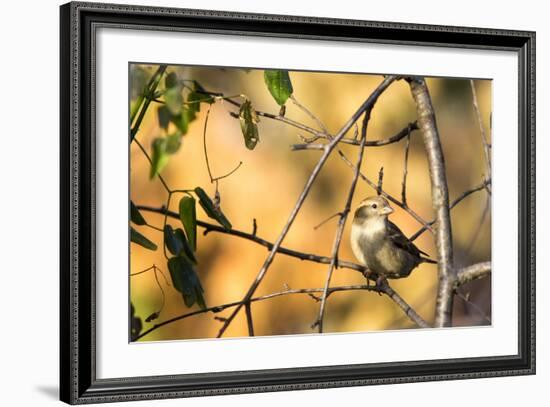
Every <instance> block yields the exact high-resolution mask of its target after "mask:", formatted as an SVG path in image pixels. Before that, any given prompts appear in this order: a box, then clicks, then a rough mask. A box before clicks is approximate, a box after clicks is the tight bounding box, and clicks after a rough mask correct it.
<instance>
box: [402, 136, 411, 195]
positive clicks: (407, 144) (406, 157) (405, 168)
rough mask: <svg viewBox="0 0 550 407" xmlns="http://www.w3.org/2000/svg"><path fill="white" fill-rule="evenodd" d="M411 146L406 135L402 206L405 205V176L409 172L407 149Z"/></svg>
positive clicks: (409, 138) (409, 139)
mask: <svg viewBox="0 0 550 407" xmlns="http://www.w3.org/2000/svg"><path fill="white" fill-rule="evenodd" d="M410 144H411V135H410V134H408V135H407V142H406V143H405V163H404V165H403V182H402V183H401V202H403V205H407V174H408V172H409V147H410Z"/></svg>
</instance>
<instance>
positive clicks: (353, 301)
mask: <svg viewBox="0 0 550 407" xmlns="http://www.w3.org/2000/svg"><path fill="white" fill-rule="evenodd" d="M157 67H158V66H151V65H132V66H131V68H130V85H131V89H136V88H139V83H141V82H143V81H144V80H145V81H146V80H147V79H148V76H150V75H152V74H153V72H154V71H155V70H156V69H157ZM167 72H176V73H177V74H178V77H179V78H185V79H192V80H196V81H198V82H199V83H200V84H201V85H202V86H203V87H204V88H205V89H207V90H209V91H215V92H221V93H223V94H225V95H235V94H245V95H247V96H248V97H249V99H250V100H251V101H252V103H253V106H254V108H255V109H257V110H259V111H264V112H270V113H273V114H277V113H278V111H279V106H278V105H277V104H276V103H275V101H274V99H273V97H272V96H271V95H270V93H269V92H268V90H267V88H266V86H265V83H264V78H263V71H262V70H244V69H236V68H215V67H188V66H169V67H168V70H167ZM290 78H291V80H292V84H293V88H294V93H293V94H294V96H295V97H296V99H297V100H298V101H299V102H300V103H301V104H303V105H304V106H306V107H307V108H308V109H309V110H311V111H312V112H314V113H315V114H316V115H317V116H318V117H319V118H320V119H321V120H322V121H323V122H324V124H325V125H326V127H327V128H328V129H329V130H330V131H331V132H333V133H334V132H336V131H338V129H339V128H340V127H341V126H342V125H343V123H344V122H345V121H346V120H348V119H349V117H350V116H351V115H352V114H353V113H354V112H355V110H356V109H357V107H358V106H359V105H360V104H361V103H362V102H363V101H364V100H365V98H366V97H367V96H368V95H369V94H370V93H371V92H372V91H373V90H374V89H375V87H376V86H377V85H378V84H379V83H380V82H381V80H382V76H381V75H368V74H341V73H318V72H296V71H291V72H290ZM427 83H428V87H429V90H430V93H431V97H432V101H433V105H434V108H435V112H436V119H437V124H438V127H439V131H440V135H441V138H442V145H443V150H444V154H445V164H446V169H447V177H448V184H449V190H450V197H451V201H452V200H453V199H454V198H456V197H458V196H459V195H461V194H462V192H464V191H465V190H467V189H470V188H472V187H473V186H476V185H479V184H480V183H481V181H482V180H483V177H484V176H485V174H486V172H487V171H486V167H485V165H486V164H485V158H484V152H483V145H482V138H481V134H480V129H479V122H478V120H477V116H476V114H475V110H474V107H473V103H472V89H471V86H470V80H468V79H451V78H427ZM474 84H475V88H476V92H477V97H478V102H479V108H480V112H481V117H482V124H483V126H484V130H485V132H486V134H487V136H488V137H489V138H491V129H490V115H491V81H490V80H475V81H474ZM130 96H131V97H130V99H131V100H130V102H132V100H133V99H134V98H135V97H136V96H137V94H136V92H135V91H134V92H131V95H130ZM286 105H287V109H286V116H287V117H289V118H292V119H294V120H296V121H299V122H302V123H305V124H308V125H309V126H312V127H315V126H316V123H315V122H314V121H313V120H312V119H311V118H310V117H308V116H307V115H306V114H304V113H303V112H302V111H301V110H300V109H298V108H297V107H296V106H295V105H294V104H293V103H292V102H291V101H288V102H287V104H286ZM159 106H160V105H159V104H156V103H152V104H151V106H150V108H149V109H148V112H147V114H146V116H145V118H144V120H143V122H142V125H141V128H140V131H139V133H138V135H137V138H138V139H139V140H140V142H141V143H142V145H144V146H145V148H146V149H148V150H149V151H150V146H151V142H152V140H153V139H154V138H155V137H158V136H160V135H162V134H163V130H162V129H160V127H159V124H158V120H157V112H156V110H157V109H158V107H159ZM203 106H204V105H203ZM206 110H207V109H205V108H202V109H201V112H200V113H199V114H198V117H197V119H196V120H195V121H194V122H192V123H191V125H190V127H189V131H188V133H187V134H186V135H185V136H184V140H183V144H182V147H181V148H180V149H179V151H178V152H177V153H176V154H175V155H174V156H172V157H171V160H170V162H169V164H168V165H167V167H166V168H165V169H164V170H163V172H162V176H163V177H164V178H165V179H166V181H167V183H168V184H169V185H170V186H171V187H172V188H178V189H187V188H194V187H195V186H201V187H203V188H204V189H205V190H206V191H207V192H208V193H209V194H210V195H211V196H213V194H214V190H215V188H214V185H213V184H211V182H210V179H209V176H208V172H207V168H206V163H205V159H204V152H203V142H202V137H203V134H202V132H203V128H204V120H205V115H206ZM236 111H237V110H236V108H235V107H234V106H232V105H230V104H228V103H226V102H217V103H215V104H214V105H212V110H211V113H210V117H209V122H208V136H207V137H208V154H209V158H210V165H211V168H212V170H213V173H214V176H217V175H222V174H224V173H226V172H228V171H230V170H231V169H233V168H234V167H235V166H236V165H237V164H238V163H239V162H240V161H242V162H243V164H242V166H241V167H240V168H239V170H238V171H237V172H235V173H234V174H233V175H231V176H230V177H228V178H226V179H223V180H221V181H220V186H219V190H220V193H221V198H222V200H221V207H222V209H223V212H224V213H225V214H226V215H227V217H228V218H229V220H230V221H231V222H232V224H233V228H235V229H239V230H243V231H247V232H251V231H252V220H253V219H254V218H255V219H257V224H258V231H257V233H258V236H260V237H262V238H264V239H267V240H269V241H274V240H276V238H277V237H278V235H279V233H280V231H281V229H282V227H283V225H284V224H285V222H286V220H287V218H288V215H289V213H290V211H291V209H292V208H293V206H294V204H295V203H296V200H297V197H298V195H299V194H300V192H301V191H302V189H303V186H304V184H305V182H306V180H307V177H308V176H309V174H310V173H311V171H312V169H313V167H314V166H315V164H316V162H317V160H318V158H319V155H320V153H319V152H318V151H294V152H293V151H291V149H290V146H291V145H292V144H296V143H301V142H302V140H301V138H300V136H306V137H308V136H310V135H309V134H306V133H303V132H300V131H299V130H298V129H296V128H294V127H291V126H288V125H286V124H284V123H281V122H278V121H274V120H270V119H269V118H263V117H262V118H260V120H261V121H260V123H259V125H258V126H259V132H260V142H259V143H258V145H257V146H256V148H255V149H254V150H248V149H247V148H246V147H245V145H244V141H243V136H242V133H241V129H240V125H239V120H238V119H235V118H234V117H232V116H231V115H230V114H229V112H236ZM415 119H416V111H415V106H414V104H413V101H412V97H411V95H410V90H409V87H408V84H407V83H406V82H404V81H398V82H396V83H394V84H393V85H391V87H390V88H389V89H388V90H387V91H386V92H384V94H383V95H382V96H381V97H380V99H379V101H378V103H377V104H376V106H375V108H374V110H373V113H372V118H371V121H370V123H369V129H368V140H375V139H384V138H387V137H389V136H392V135H394V134H395V133H396V132H398V131H399V130H401V129H402V128H403V127H405V126H406V124H407V123H409V122H411V121H414V120H415ZM348 136H352V134H351V132H350V134H349V135H348ZM410 142H411V145H410V153H409V168H408V170H409V175H408V187H407V191H408V203H409V205H410V206H411V207H412V208H413V209H414V210H415V211H416V212H417V213H419V214H420V215H421V216H422V217H423V218H425V219H428V220H430V219H432V218H433V214H432V209H431V193H430V180H429V173H428V165H427V160H426V155H425V151H424V147H423V143H422V139H421V135H420V133H419V132H418V131H415V132H413V133H412V134H411V141H410ZM404 146H405V141H404V140H403V141H401V142H399V143H394V144H391V145H389V146H384V147H372V148H367V149H366V155H365V158H364V160H363V165H362V172H363V173H364V174H365V175H367V177H369V178H370V179H371V180H373V181H375V182H376V180H377V177H378V171H379V170H380V167H384V190H386V191H387V192H388V193H390V194H392V195H394V196H395V197H400V194H401V181H402V174H403V162H404V160H403V159H404V152H405V150H404V148H405V147H404ZM341 149H342V150H343V151H344V152H345V153H346V155H347V156H348V157H349V158H350V160H352V161H355V159H356V154H357V151H358V149H357V147H354V146H348V145H342V146H341ZM130 163H131V171H130V191H131V192H130V193H131V199H132V201H133V202H134V203H136V204H139V205H150V206H156V207H161V206H162V205H163V204H165V202H166V197H167V195H166V191H165V190H164V188H163V186H162V185H161V183H160V182H159V180H158V178H155V179H153V180H149V163H148V161H147V159H146V158H145V156H144V155H143V153H142V152H141V151H140V150H139V148H138V147H137V146H136V145H135V143H132V144H131V145H130ZM352 176H353V172H352V170H351V168H350V167H348V165H347V164H346V163H345V162H343V161H342V160H341V159H340V157H339V156H338V154H333V155H332V156H331V157H330V158H329V160H328V161H327V163H326V165H325V167H324V168H323V170H322V171H321V173H320V176H319V177H318V179H317V180H316V182H315V184H314V187H313V189H312V190H311V192H310V194H309V197H308V198H307V200H306V202H305V204H304V206H303V208H302V210H301V211H300V213H299V215H298V217H297V218H296V221H295V222H294V225H293V227H292V228H291V230H290V232H289V234H288V235H287V237H286V239H285V240H284V242H283V246H284V247H288V248H292V249H296V250H300V251H304V252H311V253H316V254H319V255H326V256H330V251H331V247H332V244H333V239H334V233H335V230H336V219H333V220H332V221H330V222H328V223H327V224H325V225H324V226H322V227H320V228H319V229H317V230H314V226H315V225H317V224H318V223H319V222H321V221H322V220H324V219H326V218H327V217H329V216H331V215H333V214H334V213H336V212H339V211H341V210H342V208H343V206H344V204H345V200H346V195H347V192H348V190H349V185H350V182H351V180H352ZM375 193H376V192H375V191H374V190H373V189H372V188H371V187H370V186H368V185H367V184H366V183H364V182H363V181H361V180H359V183H358V186H357V189H356V193H355V198H354V201H353V206H355V205H356V204H357V203H358V202H359V201H360V200H362V199H364V198H365V197H367V196H369V195H374V194H375ZM177 204H178V199H173V200H172V204H171V206H170V209H171V210H173V211H176V212H177ZM392 206H393V207H394V209H396V211H395V213H394V214H393V215H391V218H390V219H391V220H392V221H393V222H394V223H396V224H397V225H398V226H399V227H400V228H401V229H402V230H403V232H404V233H405V234H406V235H408V236H410V235H412V234H413V233H414V232H415V231H417V230H418V229H419V227H420V224H419V223H418V222H417V221H415V220H414V219H413V218H412V217H411V216H410V215H408V214H407V213H406V212H404V211H403V210H401V209H400V208H398V207H396V206H395V205H392ZM197 208H198V209H197V211H198V218H199V219H201V220H207V221H210V222H211V223H215V221H212V220H210V219H208V218H207V217H206V215H205V213H204V212H203V211H202V208H200V207H199V206H198V207H197ZM142 214H143V215H144V217H145V218H146V219H147V221H148V222H149V223H151V224H153V225H157V226H159V227H162V222H163V216H162V215H157V214H153V213H149V212H145V211H142ZM169 223H171V224H172V225H173V226H174V227H181V226H180V225H179V221H177V220H175V219H169ZM350 227H351V218H350V219H348V222H347V225H346V228H345V231H344V238H343V240H342V244H341V248H340V258H341V259H343V260H350V261H354V262H356V260H355V258H354V256H353V253H352V252H351V247H350V243H349V233H350ZM452 228H453V241H454V253H455V264H456V266H458V267H460V266H465V265H469V264H472V263H474V262H478V261H486V260H490V258H491V210H490V200H489V196H488V194H487V193H486V192H485V191H481V192H477V193H474V194H472V195H471V196H469V197H468V198H466V199H465V200H464V201H462V202H461V203H460V204H459V205H458V206H457V207H456V208H455V209H453V211H452ZM137 229H138V230H139V231H140V232H142V233H143V234H145V235H146V236H147V237H149V238H150V239H151V240H152V241H154V242H156V243H157V244H158V245H159V250H157V251H154V252H153V251H149V250H146V249H144V248H142V247H140V246H138V245H135V244H131V245H130V273H136V272H139V271H141V270H144V269H147V268H149V267H151V265H152V264H156V265H157V266H158V267H159V268H160V269H161V270H162V271H163V272H164V274H165V275H166V276H167V277H168V279H169V272H168V270H167V266H166V260H165V258H164V256H163V254H162V250H161V249H160V248H161V247H162V233H160V232H157V231H154V230H153V229H150V228H147V227H144V226H142V227H137ZM415 243H416V244H417V246H418V247H419V248H420V249H421V250H423V251H425V252H427V253H429V254H430V255H431V257H433V258H436V251H435V246H434V242H433V237H432V235H431V234H430V233H429V232H428V233H424V234H423V235H422V236H421V237H420V238H419V239H417V240H416V241H415ZM267 254H268V251H267V250H266V248H265V247H263V246H259V245H257V244H256V243H253V242H250V241H247V240H243V239H240V238H238V237H233V236H228V235H223V234H218V233H209V234H208V235H207V236H203V235H202V229H200V228H199V236H198V249H197V256H198V267H197V273H198V275H199V277H200V279H201V282H202V285H203V287H204V290H205V298H206V302H207V304H208V305H209V306H213V305H218V304H224V303H227V302H232V301H238V300H240V299H241V298H242V297H243V296H244V294H245V293H246V291H247V289H248V288H249V286H250V284H251V282H252V281H253V279H254V278H255V276H256V274H257V272H258V270H259V269H260V267H261V266H262V264H263V262H264V260H265V258H266V256H267ZM327 269H328V266H327V265H322V264H317V263H312V262H305V261H300V260H299V259H295V258H292V257H288V256H284V255H281V254H279V255H277V256H276V257H275V261H274V262H273V264H272V266H271V268H270V270H269V272H268V273H267V275H266V277H265V279H264V281H263V282H262V284H261V285H260V287H259V288H258V290H257V291H256V295H264V294H269V293H273V292H277V291H282V290H284V289H285V288H287V287H290V288H293V289H297V288H318V287H322V286H323V285H324V282H325V278H326V273H327ZM129 278H130V297H131V298H130V301H131V303H132V304H133V305H134V307H135V315H136V316H137V317H139V318H141V320H142V323H143V329H148V328H150V327H151V326H152V325H153V324H154V323H155V322H162V321H163V320H166V319H169V318H171V317H174V316H177V315H180V314H183V313H187V312H189V311H192V310H193V309H198V307H197V306H196V305H195V306H194V308H193V309H188V308H187V307H185V305H184V304H183V300H182V297H181V294H180V293H179V292H177V291H176V290H175V289H174V288H173V287H170V286H167V285H166V284H165V282H164V280H163V279H162V278H160V283H161V285H162V287H163V289H164V292H165V295H166V302H165V305H164V307H163V309H162V312H161V314H160V316H159V318H158V320H157V321H154V322H151V323H146V322H145V321H144V319H145V318H146V317H147V316H148V315H150V314H151V313H153V312H155V311H157V310H158V309H159V306H160V304H161V303H162V294H161V291H160V290H159V288H158V285H157V282H156V280H155V277H154V274H153V273H152V272H149V273H143V274H140V275H137V276H132V277H129ZM364 283H365V279H364V278H363V277H362V276H361V275H360V274H359V273H357V272H356V271H353V270H348V269H337V270H336V271H335V273H334V274H333V278H332V282H331V286H337V285H349V284H364ZM390 283H391V285H392V287H393V288H394V289H395V290H396V291H397V292H398V293H399V294H400V295H401V296H402V297H403V298H404V299H405V301H407V302H408V303H409V304H410V305H411V306H412V307H413V308H414V309H415V310H416V311H417V312H418V313H419V314H420V315H421V316H422V317H423V318H424V319H425V320H426V321H428V322H432V321H433V314H434V306H435V297H436V289H437V269H436V267H434V266H433V265H421V266H419V267H418V268H417V269H415V270H414V271H413V273H412V274H411V275H410V276H409V277H408V278H405V279H400V280H391V281H390ZM461 293H462V296H463V297H464V298H466V299H468V302H466V301H464V299H461V298H456V297H455V305H454V318H453V325H454V326H470V325H482V324H489V323H490V317H491V279H490V278H485V279H482V280H478V281H475V282H472V283H470V284H468V285H466V286H464V287H462V288H461ZM318 307H319V303H317V302H316V301H314V300H313V299H312V298H310V297H309V296H307V295H288V296H283V297H278V298H274V299H270V300H266V301H261V302H255V303H253V305H252V312H253V316H254V325H255V333H256V335H257V336H262V335H282V334H313V333H315V332H316V331H315V330H314V329H312V328H311V324H312V323H313V322H314V321H315V319H316V317H317V313H318ZM230 312H231V309H228V310H226V311H224V312H221V313H219V314H216V315H217V316H221V317H224V316H228V315H229V314H230ZM324 321H325V322H324V330H325V332H352V331H369V330H384V329H403V328H413V327H414V324H413V323H412V322H411V321H410V320H409V319H408V318H407V317H406V316H405V315H404V314H403V312H402V311H401V310H400V309H399V308H398V307H397V306H396V305H395V304H394V303H393V302H392V301H391V300H390V299H388V298H387V297H386V296H384V295H382V296H380V295H377V294H376V293H373V292H366V291H348V292H339V293H334V294H332V295H331V296H330V297H329V298H328V301H327V308H326V312H325V319H324ZM220 326H221V323H220V322H219V321H217V320H215V319H214V314H212V313H205V314H201V315H197V316H193V317H191V318H187V319H185V320H182V321H178V322H176V323H172V324H169V325H166V326H164V327H162V328H160V329H157V330H156V331H154V332H152V333H150V334H149V335H147V336H145V337H143V338H142V339H140V340H141V341H150V340H174V339H193V338H194V339H198V338H212V337H215V336H216V334H217V333H218V331H219V329H220ZM224 336H226V337H230V336H247V327H246V318H245V316H244V311H242V312H241V313H240V314H239V315H238V316H237V317H236V319H235V320H234V322H233V323H232V324H231V325H230V327H229V329H228V330H227V331H226V334H225V335H224Z"/></svg>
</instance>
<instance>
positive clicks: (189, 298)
mask: <svg viewBox="0 0 550 407" xmlns="http://www.w3.org/2000/svg"><path fill="white" fill-rule="evenodd" d="M168 270H169V271H170V277H171V278H172V285H173V286H174V288H175V289H176V290H178V291H179V292H180V293H181V295H182V297H183V302H184V303H185V305H186V306H187V307H192V306H193V304H195V303H197V304H198V305H199V307H201V308H202V309H205V308H206V302H205V301H204V296H203V293H204V289H203V288H202V285H201V283H200V280H199V277H198V276H197V273H196V272H195V270H194V269H193V265H192V264H191V262H189V260H188V259H186V258H185V257H183V256H176V257H172V258H170V259H169V260H168Z"/></svg>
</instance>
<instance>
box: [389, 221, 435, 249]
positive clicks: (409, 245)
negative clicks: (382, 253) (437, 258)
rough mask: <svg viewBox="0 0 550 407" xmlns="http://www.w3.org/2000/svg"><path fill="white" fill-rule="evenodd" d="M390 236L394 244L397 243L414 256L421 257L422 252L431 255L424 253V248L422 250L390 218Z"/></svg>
mask: <svg viewBox="0 0 550 407" xmlns="http://www.w3.org/2000/svg"><path fill="white" fill-rule="evenodd" d="M388 237H389V238H390V240H391V241H392V243H393V244H395V245H396V246H397V247H399V248H400V249H402V250H405V251H407V252H409V253H410V254H412V255H413V256H416V257H420V254H421V253H422V254H423V255H425V256H429V254H427V253H424V252H423V251H422V250H420V249H419V248H418V247H416V245H415V244H414V243H413V242H411V241H410V240H409V238H407V236H405V235H404V234H403V232H401V229H399V228H398V227H397V226H396V225H395V224H394V223H393V222H390V221H389V220H388Z"/></svg>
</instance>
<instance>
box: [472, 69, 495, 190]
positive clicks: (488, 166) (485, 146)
mask: <svg viewBox="0 0 550 407" xmlns="http://www.w3.org/2000/svg"><path fill="white" fill-rule="evenodd" d="M470 87H471V88H472V102H473V105H474V111H475V114H476V117H477V123H478V125H479V132H480V133H481V142H482V143H483V152H484V154H485V167H486V169H487V174H486V178H491V150H490V149H491V145H490V144H489V140H487V134H486V133H485V127H483V120H482V118H481V111H480V110H479V105H478V103H477V92H476V85H475V82H474V80H473V79H470ZM487 192H488V193H489V195H491V188H490V186H487Z"/></svg>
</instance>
